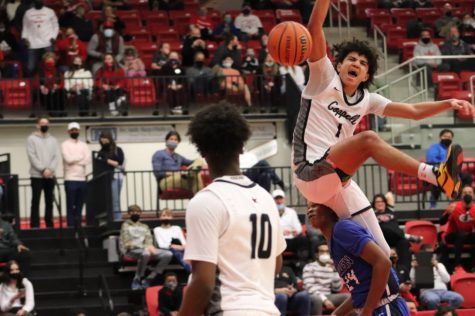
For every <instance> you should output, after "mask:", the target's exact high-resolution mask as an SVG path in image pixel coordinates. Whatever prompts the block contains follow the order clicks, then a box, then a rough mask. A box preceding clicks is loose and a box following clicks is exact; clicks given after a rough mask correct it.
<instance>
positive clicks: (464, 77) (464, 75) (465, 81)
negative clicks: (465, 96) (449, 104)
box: [460, 71, 475, 90]
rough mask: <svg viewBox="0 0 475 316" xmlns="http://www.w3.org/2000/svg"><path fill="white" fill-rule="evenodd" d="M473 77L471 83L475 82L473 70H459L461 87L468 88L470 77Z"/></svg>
mask: <svg viewBox="0 0 475 316" xmlns="http://www.w3.org/2000/svg"><path fill="white" fill-rule="evenodd" d="M471 77H473V83H474V84H475V71H462V72H460V83H461V84H462V88H464V89H467V90H469V89H470V78H471Z"/></svg>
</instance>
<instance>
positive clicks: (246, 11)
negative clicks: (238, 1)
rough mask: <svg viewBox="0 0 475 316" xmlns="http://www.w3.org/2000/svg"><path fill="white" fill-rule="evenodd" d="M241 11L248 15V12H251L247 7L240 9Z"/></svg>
mask: <svg viewBox="0 0 475 316" xmlns="http://www.w3.org/2000/svg"><path fill="white" fill-rule="evenodd" d="M242 13H243V14H244V15H249V14H251V10H249V9H244V10H242Z"/></svg>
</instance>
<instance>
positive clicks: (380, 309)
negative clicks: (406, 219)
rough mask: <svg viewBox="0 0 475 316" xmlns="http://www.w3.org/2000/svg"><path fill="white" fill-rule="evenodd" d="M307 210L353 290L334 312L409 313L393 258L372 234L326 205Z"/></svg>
mask: <svg viewBox="0 0 475 316" xmlns="http://www.w3.org/2000/svg"><path fill="white" fill-rule="evenodd" d="M307 214H308V217H309V219H310V221H311V223H312V225H313V226H314V227H315V228H319V229H320V230H321V231H322V234H323V236H324V237H325V239H326V240H327V242H328V246H329V248H330V254H331V257H332V259H333V262H334V264H335V268H336V269H337V271H338V274H339V275H340V277H341V278H342V279H343V281H344V282H345V284H346V286H347V288H348V289H349V291H350V292H351V298H349V299H347V300H346V301H345V302H344V303H343V304H341V305H340V306H339V307H338V308H337V309H336V310H335V311H334V312H333V314H332V315H347V314H348V313H349V312H351V311H352V310H353V311H355V312H356V313H357V315H360V316H370V315H371V316H389V315H391V316H409V310H408V309H407V306H406V302H405V301H404V299H402V298H401V297H400V295H399V284H398V280H397V277H396V274H395V272H394V270H392V269H391V262H390V261H389V258H388V257H387V256H386V254H385V253H384V252H383V250H382V249H381V248H380V247H379V246H378V245H377V244H376V242H375V240H374V238H373V236H372V235H371V234H370V233H369V232H368V231H367V230H366V229H365V228H363V227H362V226H360V225H358V224H357V223H355V222H353V221H351V220H349V219H341V220H338V216H337V215H336V213H335V212H333V211H332V210H331V209H330V208H328V207H327V206H323V205H317V204H311V205H310V207H309V210H308V213H307Z"/></svg>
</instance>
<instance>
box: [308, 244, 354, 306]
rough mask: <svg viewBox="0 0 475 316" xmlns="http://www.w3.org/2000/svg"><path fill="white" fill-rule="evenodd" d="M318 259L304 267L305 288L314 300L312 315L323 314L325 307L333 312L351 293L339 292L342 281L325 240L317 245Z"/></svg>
mask: <svg viewBox="0 0 475 316" xmlns="http://www.w3.org/2000/svg"><path fill="white" fill-rule="evenodd" d="M316 258H317V259H316V260H315V261H314V262H311V263H307V264H306V265H305V266H304V267H303V275H302V278H303V285H304V289H305V290H306V291H307V292H308V293H309V294H310V297H311V300H312V313H311V315H322V311H323V309H325V310H326V311H327V312H332V311H334V310H335V308H336V307H338V306H339V305H341V304H342V303H343V302H344V301H345V300H346V299H347V298H348V297H349V296H350V295H349V294H348V293H338V292H340V291H341V289H342V283H341V280H340V276H339V275H338V272H336V270H335V266H334V265H333V261H332V259H331V258H330V251H329V249H328V245H327V244H326V243H325V242H322V243H320V245H319V246H318V247H317V253H316Z"/></svg>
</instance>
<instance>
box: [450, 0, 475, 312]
mask: <svg viewBox="0 0 475 316" xmlns="http://www.w3.org/2000/svg"><path fill="white" fill-rule="evenodd" d="M452 3H454V4H455V6H456V7H457V8H460V9H462V10H464V11H465V12H472V10H473V0H453V1H452ZM474 315H475V314H474Z"/></svg>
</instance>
